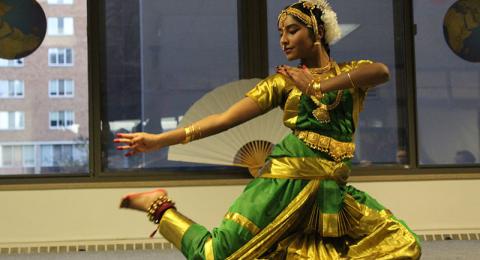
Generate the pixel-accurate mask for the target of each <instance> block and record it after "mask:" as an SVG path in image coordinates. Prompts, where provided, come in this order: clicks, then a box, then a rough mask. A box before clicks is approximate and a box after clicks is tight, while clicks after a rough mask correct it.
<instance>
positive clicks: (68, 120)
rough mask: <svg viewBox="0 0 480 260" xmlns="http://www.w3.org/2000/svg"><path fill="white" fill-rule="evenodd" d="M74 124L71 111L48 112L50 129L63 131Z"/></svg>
mask: <svg viewBox="0 0 480 260" xmlns="http://www.w3.org/2000/svg"><path fill="white" fill-rule="evenodd" d="M74 123H75V114H74V112H73V111H57V112H50V129H63V128H66V127H71V126H73V124H74Z"/></svg>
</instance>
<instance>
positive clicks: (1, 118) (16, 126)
mask: <svg viewBox="0 0 480 260" xmlns="http://www.w3.org/2000/svg"><path fill="white" fill-rule="evenodd" d="M24 128H25V113H24V112H20V111H15V112H10V111H0V130H23V129H24Z"/></svg>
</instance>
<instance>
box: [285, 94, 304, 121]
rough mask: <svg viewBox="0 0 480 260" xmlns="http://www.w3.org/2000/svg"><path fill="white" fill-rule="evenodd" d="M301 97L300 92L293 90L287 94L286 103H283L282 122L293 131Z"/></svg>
mask: <svg viewBox="0 0 480 260" xmlns="http://www.w3.org/2000/svg"><path fill="white" fill-rule="evenodd" d="M301 97H302V92H301V91H300V90H299V89H297V88H293V89H292V91H290V93H289V94H288V98H287V101H286V102H285V107H284V109H283V110H284V113H283V121H284V125H285V126H286V127H288V128H291V129H294V128H295V126H296V124H297V120H298V106H299V104H300V98H301Z"/></svg>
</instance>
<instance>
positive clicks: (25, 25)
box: [0, 0, 47, 59]
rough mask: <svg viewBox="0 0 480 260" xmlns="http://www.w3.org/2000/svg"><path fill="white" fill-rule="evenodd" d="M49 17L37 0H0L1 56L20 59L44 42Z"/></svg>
mask: <svg viewBox="0 0 480 260" xmlns="http://www.w3.org/2000/svg"><path fill="white" fill-rule="evenodd" d="M46 31H47V19H46V17H45V13H44V12H43V9H42V7H41V6H40V4H38V3H37V1H35V0H0V58H3V59H20V58H24V57H26V56H28V55H30V54H31V53H32V52H34V51H35V50H36V49H37V48H38V47H39V46H40V44H41V43H42V41H43V39H44V38H45V34H46Z"/></svg>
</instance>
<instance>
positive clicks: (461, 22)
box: [413, 1, 480, 166]
mask: <svg viewBox="0 0 480 260" xmlns="http://www.w3.org/2000/svg"><path fill="white" fill-rule="evenodd" d="M474 2H475V3H477V2H476V1H463V2H462V4H466V6H465V7H461V6H460V4H458V5H457V4H456V3H460V1H458V2H455V1H413V3H414V4H413V6H414V19H415V24H417V28H418V32H417V36H416V39H415V53H416V57H415V60H416V79H417V111H418V112H417V113H418V115H417V116H418V120H417V121H418V148H419V152H418V153H419V156H418V159H419V164H420V165H430V166H431V165H437V166H438V165H449V164H450V165H452V164H453V165H469V164H470V165H473V164H478V163H480V106H479V105H478V104H480V63H478V62H479V61H480V58H479V57H480V55H479V53H480V52H479V51H478V50H479V48H478V46H479V45H478V39H480V38H479V37H478V35H479V34H478V32H479V29H478V28H479V25H478V19H477V20H476V21H477V22H472V23H471V25H470V22H469V21H470V20H469V18H470V17H478V13H477V15H475V12H476V11H478V9H475V8H473V7H472V8H469V7H468V4H470V5H471V6H475V4H474ZM432 10H435V11H432ZM452 28H453V30H448V29H452ZM475 28H476V29H475ZM469 30H472V31H471V32H470V31H469ZM475 30H476V32H475ZM475 39H476V40H475ZM475 41H476V43H475ZM450 44H455V46H458V49H457V48H456V47H455V48H450V47H449V45H450ZM457 44H458V45H457ZM462 49H463V51H462ZM475 57H476V62H475V61H472V60H471V59H473V60H475Z"/></svg>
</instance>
